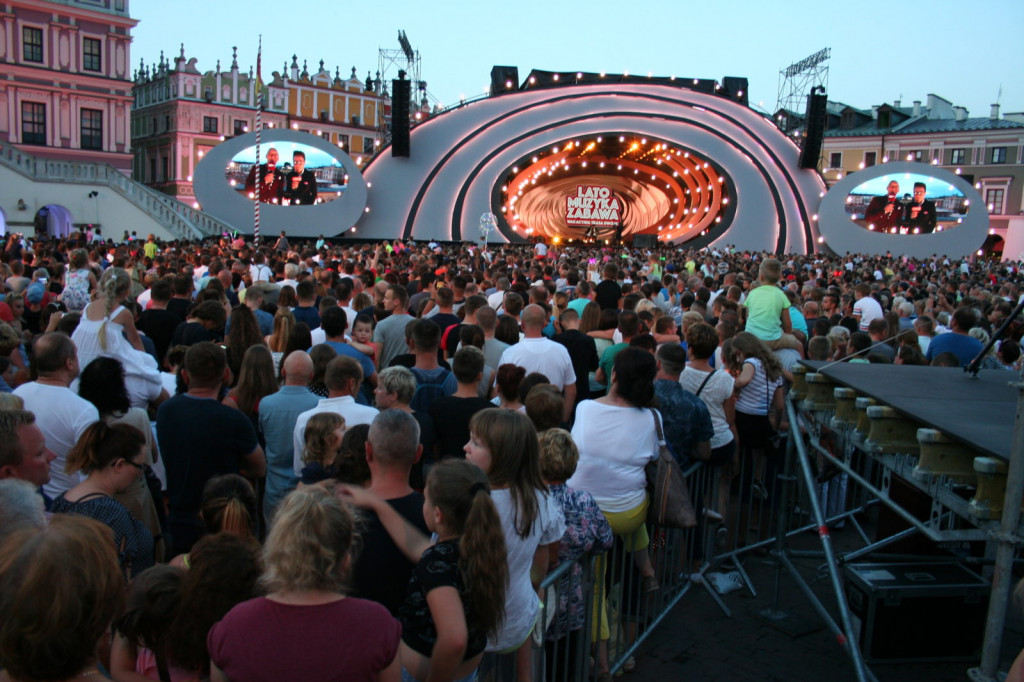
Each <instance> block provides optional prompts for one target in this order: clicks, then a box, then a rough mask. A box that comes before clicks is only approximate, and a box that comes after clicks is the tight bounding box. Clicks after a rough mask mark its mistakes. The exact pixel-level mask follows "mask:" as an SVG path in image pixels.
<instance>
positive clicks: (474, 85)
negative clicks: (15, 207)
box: [130, 0, 1024, 116]
mask: <svg viewBox="0 0 1024 682" xmlns="http://www.w3.org/2000/svg"><path fill="white" fill-rule="evenodd" d="M282 10H283V11H282ZM130 13H131V16H132V17H133V18H135V19H138V20H139V25H138V26H137V27H136V28H135V29H134V30H133V36H134V40H133V42H132V63H133V68H136V67H137V66H138V63H139V58H140V57H141V58H142V59H144V60H145V62H146V63H147V64H153V63H156V62H157V60H158V59H159V56H160V51H161V50H164V52H165V54H166V56H167V57H168V58H172V57H174V56H176V55H177V54H178V50H179V44H180V43H182V42H184V43H185V51H186V55H187V56H188V57H196V58H197V59H198V60H199V61H198V67H199V69H200V70H202V71H207V70H212V69H213V68H214V67H215V65H216V62H217V60H218V59H220V61H221V67H222V68H223V69H224V70H227V69H228V68H229V67H230V64H231V47H232V46H238V48H239V66H240V67H241V68H242V69H243V70H246V71H247V70H248V69H249V67H250V66H253V67H255V63H256V45H257V35H259V34H260V33H262V34H263V72H264V76H265V77H269V75H270V73H271V72H272V71H275V70H276V71H280V70H281V68H282V66H283V64H284V62H285V61H286V60H287V61H288V63H289V64H290V63H291V56H292V54H297V55H298V57H299V65H300V68H301V65H302V61H303V59H305V60H307V61H308V63H309V68H310V70H313V69H314V68H316V67H318V65H319V62H320V60H321V59H323V60H324V61H325V65H326V67H327V68H329V69H330V71H331V72H332V73H333V72H334V69H335V67H340V69H341V74H342V77H346V76H348V75H349V73H350V71H351V68H352V67H353V66H355V67H356V72H357V74H358V76H359V78H360V79H363V78H365V77H366V73H367V71H369V72H371V73H372V72H375V71H376V70H377V67H378V49H379V48H381V47H383V48H387V49H397V48H398V41H397V32H398V30H399V29H403V30H405V32H406V33H407V34H408V37H409V40H410V42H411V43H412V46H413V47H414V48H415V49H417V50H418V51H419V53H420V56H421V57H422V78H423V80H425V81H426V82H427V90H428V93H429V95H431V97H432V100H431V103H432V104H433V103H436V101H439V102H441V103H443V104H452V103H454V102H456V101H457V100H458V98H459V97H460V96H463V95H465V96H475V95H477V94H480V93H482V92H483V89H484V87H485V86H486V85H487V84H488V83H489V80H490V70H491V67H492V66H493V65H495V64H501V65H511V66H517V67H519V73H520V77H523V76H525V74H527V73H529V71H530V69H532V68H538V69H547V70H561V71H570V70H571V71H576V70H582V71H594V72H600V71H605V72H608V73H622V72H624V71H628V72H629V73H631V74H647V73H649V72H651V73H653V74H655V75H662V76H671V75H677V76H692V77H701V78H716V79H721V78H722V77H723V76H742V77H746V78H748V79H749V80H750V89H749V92H750V100H751V104H752V105H758V104H759V103H763V107H764V108H765V109H767V110H774V107H775V103H776V99H777V96H778V88H779V71H780V70H782V69H784V68H785V67H786V66H788V65H789V64H791V63H793V62H797V61H799V60H801V59H803V58H804V57H806V56H808V55H810V54H812V53H814V52H817V51H818V50H820V49H822V48H824V47H831V48H832V58H831V60H830V62H829V64H830V73H829V83H828V86H829V87H828V94H829V97H830V99H833V100H838V101H842V102H845V103H847V104H851V105H853V106H858V107H862V108H869V107H870V106H871V105H872V104H881V103H883V102H892V101H893V100H896V99H902V101H903V103H904V104H905V105H908V106H909V105H910V103H911V102H912V101H913V100H922V101H926V100H927V96H928V94H929V93H934V94H937V95H940V96H942V97H945V98H946V99H948V100H950V101H952V102H953V103H954V104H957V105H962V106H966V107H967V108H968V109H969V110H970V113H971V116H988V114H989V105H990V104H992V103H994V102H995V101H996V97H997V94H998V92H999V89H1000V86H1002V98H1001V100H1000V103H1001V105H1002V111H1003V112H1004V113H1005V112H1020V111H1024V78H1022V77H1021V67H1022V66H1024V42H1022V41H1020V39H1019V36H1020V33H1021V30H1022V29H1024V2H1020V0H982V1H981V2H975V3H964V2H959V1H958V2H952V1H947V0H933V1H931V2H927V3H912V4H907V3H874V2H859V3H825V2H820V1H818V2H807V1H805V0H792V1H789V2H785V3H778V2H776V3H762V2H739V1H735V0H732V1H730V0H720V1H719V2H715V3H696V2H688V1H685V0H676V1H674V2H673V1H669V0H665V1H662V2H642V1H641V2H633V3H620V2H615V3H612V2H607V1H605V0H591V1H590V2H579V1H577V0H562V1H555V2H552V1H551V0H547V1H546V2H539V1H537V0H523V1H522V2H519V3H476V2H465V1H463V0H459V1H455V0H438V1H436V2H422V0H421V1H419V2H410V1H408V0H391V1H390V2H388V3H386V4H384V5H381V6H380V7H379V8H378V7H375V6H374V5H372V4H370V5H365V4H364V5H358V6H357V5H353V4H351V3H338V2H328V1H325V0H300V1H299V2H295V3H291V4H288V3H284V4H282V3H281V2H279V1H276V0H275V1H274V2H268V1H265V0H253V1H250V2H248V3H227V2H210V1H209V0H203V1H202V2H200V1H198V0H178V1H177V2H167V1H166V0H159V1H158V0H131V3H130ZM396 71H397V69H396V68H395V67H392V69H391V72H389V73H387V77H388V78H392V77H397V72H396Z"/></svg>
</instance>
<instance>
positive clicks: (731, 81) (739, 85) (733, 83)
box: [722, 76, 748, 106]
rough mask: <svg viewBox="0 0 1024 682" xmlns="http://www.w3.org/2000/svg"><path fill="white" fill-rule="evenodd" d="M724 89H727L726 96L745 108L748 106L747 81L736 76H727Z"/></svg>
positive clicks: (723, 82) (723, 85)
mask: <svg viewBox="0 0 1024 682" xmlns="http://www.w3.org/2000/svg"><path fill="white" fill-rule="evenodd" d="M722 87H723V88H724V89H725V94H726V96H727V97H728V98H729V99H731V100H732V101H734V102H739V103H740V104H742V105H743V106H746V105H747V97H748V96H747V79H746V78H737V77H736V76H726V77H725V78H723V79H722Z"/></svg>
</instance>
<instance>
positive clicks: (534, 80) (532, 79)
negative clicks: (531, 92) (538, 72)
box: [530, 76, 537, 85]
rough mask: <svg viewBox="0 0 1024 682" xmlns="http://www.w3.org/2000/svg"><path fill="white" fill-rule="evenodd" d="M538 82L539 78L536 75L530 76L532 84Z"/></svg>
mask: <svg viewBox="0 0 1024 682" xmlns="http://www.w3.org/2000/svg"><path fill="white" fill-rule="evenodd" d="M536 82H537V79H536V78H535V77H533V76H530V84H531V85H532V84H534V83H536Z"/></svg>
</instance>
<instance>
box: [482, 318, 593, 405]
mask: <svg viewBox="0 0 1024 682" xmlns="http://www.w3.org/2000/svg"><path fill="white" fill-rule="evenodd" d="M547 323H548V313H547V311H546V310H544V308H542V307H541V306H539V305H537V304H531V305H528V306H526V308H524V309H523V340H522V341H520V342H519V343H517V344H515V345H513V346H510V347H509V348H508V349H507V350H506V351H505V352H504V353H502V354H501V360H500V362H499V363H498V364H499V366H500V365H504V364H507V363H511V364H513V365H518V366H519V367H522V368H523V369H525V370H526V373H527V374H529V373H530V372H539V373H541V374H543V375H544V376H546V377H547V378H548V380H549V381H550V382H551V383H552V384H554V385H555V386H557V387H558V388H559V389H560V390H561V391H562V396H563V397H564V399H565V406H564V409H565V412H564V414H563V418H564V420H565V421H566V422H568V421H569V417H570V416H571V415H572V409H573V406H574V405H575V404H576V373H575V372H574V371H573V369H572V359H571V358H570V357H569V351H567V350H566V349H565V346H563V345H562V344H560V343H557V342H555V341H552V340H551V339H547V338H545V337H544V335H543V334H542V333H541V332H542V330H543V329H544V326H545V325H546V324H547Z"/></svg>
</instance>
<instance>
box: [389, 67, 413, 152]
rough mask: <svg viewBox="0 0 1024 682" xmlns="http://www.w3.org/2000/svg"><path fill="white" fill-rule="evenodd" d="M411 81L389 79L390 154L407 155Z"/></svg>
mask: <svg viewBox="0 0 1024 682" xmlns="http://www.w3.org/2000/svg"><path fill="white" fill-rule="evenodd" d="M411 83H412V81H407V80H405V79H404V78H402V79H400V80H399V79H395V80H392V81H391V156H393V157H397V156H404V157H408V156H409V98H410V96H411V94H410V93H411V89H410V88H411Z"/></svg>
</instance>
